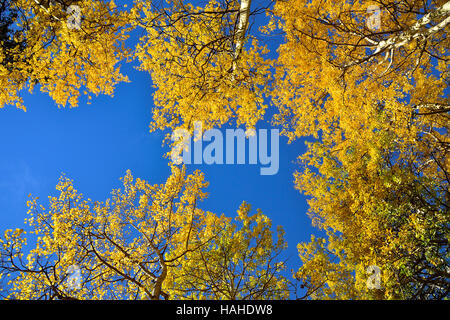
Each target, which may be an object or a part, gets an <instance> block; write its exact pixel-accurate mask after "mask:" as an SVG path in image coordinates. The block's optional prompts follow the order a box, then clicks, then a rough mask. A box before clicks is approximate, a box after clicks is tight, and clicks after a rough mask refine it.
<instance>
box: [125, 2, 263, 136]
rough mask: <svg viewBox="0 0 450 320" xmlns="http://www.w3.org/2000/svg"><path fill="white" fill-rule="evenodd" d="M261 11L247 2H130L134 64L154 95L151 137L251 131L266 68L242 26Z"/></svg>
mask: <svg viewBox="0 0 450 320" xmlns="http://www.w3.org/2000/svg"><path fill="white" fill-rule="evenodd" d="M269 4H270V3H269ZM264 9H265V8H264V7H256V8H254V9H253V10H251V9H250V1H248V0H242V1H237V0H233V1H228V0H224V1H222V0H220V1H218V0H211V1H205V2H204V3H199V4H197V3H196V4H194V3H187V2H185V1H179V0H176V1H167V2H165V1H162V2H161V4H160V5H159V6H157V5H155V4H154V3H149V2H147V1H138V2H137V5H136V6H135V11H134V12H135V14H136V19H135V20H136V23H137V24H138V25H140V26H142V27H143V28H144V29H145V31H146V34H145V35H144V36H143V37H142V38H141V39H140V42H139V44H138V46H137V50H136V56H137V58H138V59H139V60H140V62H141V69H142V70H145V71H148V72H150V74H151V76H152V81H153V84H154V86H155V88H156V92H155V95H154V103H155V106H156V108H155V109H154V110H153V120H154V121H153V123H152V125H151V128H152V129H153V130H155V129H166V128H169V129H176V128H184V129H187V130H189V131H191V132H192V131H193V128H194V122H195V121H202V122H203V126H204V128H205V129H209V128H212V127H213V126H216V127H218V126H221V125H222V124H224V123H227V122H228V121H231V120H235V121H236V123H237V125H245V126H246V127H248V128H252V127H254V126H255V124H256V122H257V121H258V120H259V119H261V118H262V115H263V113H264V110H265V108H266V106H265V103H264V94H265V93H266V89H267V83H268V80H269V79H270V72H269V67H270V64H269V63H268V61H266V60H265V59H264V58H263V56H264V54H265V53H266V49H265V47H264V46H261V45H260V44H259V43H258V41H257V40H256V38H255V37H251V36H250V35H249V32H248V30H249V28H248V25H249V21H250V19H252V18H253V17H254V16H256V15H257V14H258V13H261V12H264Z"/></svg>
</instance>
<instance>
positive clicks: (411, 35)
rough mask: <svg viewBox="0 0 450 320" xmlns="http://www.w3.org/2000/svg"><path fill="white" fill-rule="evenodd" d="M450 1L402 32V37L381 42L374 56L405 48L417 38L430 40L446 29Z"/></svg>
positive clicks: (448, 21) (449, 19) (449, 21)
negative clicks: (431, 25)
mask: <svg viewBox="0 0 450 320" xmlns="http://www.w3.org/2000/svg"><path fill="white" fill-rule="evenodd" d="M449 14H450V1H448V2H447V3H445V4H444V5H443V6H442V7H440V8H437V9H436V10H435V11H433V12H430V13H428V14H426V15H424V16H423V17H422V18H420V19H419V20H418V21H417V22H416V23H415V24H413V25H412V26H411V27H410V28H409V29H408V30H406V31H404V32H402V33H401V34H400V35H396V36H393V37H391V38H389V39H387V40H384V41H380V42H379V43H378V45H377V47H376V49H375V52H374V53H373V54H374V55H375V54H377V53H379V52H381V51H383V50H385V49H388V48H389V49H393V48H398V47H401V46H404V45H405V44H406V43H408V42H411V41H412V40H414V39H416V38H424V39H426V38H428V37H429V36H431V35H432V34H434V33H436V32H438V31H439V30H442V29H444V28H445V27H446V26H447V24H449V23H450V16H449ZM440 18H443V20H442V21H441V22H439V23H438V24H437V25H435V26H433V27H431V28H428V29H425V30H422V31H421V29H422V28H423V27H424V26H426V25H427V24H428V23H430V22H431V21H434V20H436V19H440Z"/></svg>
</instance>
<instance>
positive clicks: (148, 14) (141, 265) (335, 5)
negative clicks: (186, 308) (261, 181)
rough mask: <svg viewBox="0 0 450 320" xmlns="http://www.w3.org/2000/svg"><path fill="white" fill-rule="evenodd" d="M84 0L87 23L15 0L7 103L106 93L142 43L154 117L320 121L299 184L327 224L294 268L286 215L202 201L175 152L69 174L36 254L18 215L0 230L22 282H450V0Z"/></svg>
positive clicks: (65, 291)
mask: <svg viewBox="0 0 450 320" xmlns="http://www.w3.org/2000/svg"><path fill="white" fill-rule="evenodd" d="M76 3H77V5H79V6H80V7H81V10H82V12H83V17H84V18H83V23H82V27H81V29H79V30H70V29H68V28H67V26H66V25H65V24H64V23H61V20H63V21H64V20H65V19H66V18H67V13H65V12H64V10H63V5H62V4H63V1H56V4H54V5H47V6H43V4H42V3H41V4H39V2H36V1H35V2H33V1H21V0H9V1H5V2H4V3H3V5H2V7H1V20H0V21H1V23H2V28H1V29H0V37H1V38H0V41H1V43H2V50H1V51H0V87H1V88H2V89H1V91H0V108H1V107H6V106H10V105H13V106H16V107H18V108H22V109H25V106H24V105H23V101H22V99H21V97H20V92H21V91H23V90H30V91H33V90H34V89H36V88H39V90H41V91H42V92H45V93H48V94H49V95H50V96H51V97H52V98H53V100H54V101H55V103H56V104H57V105H58V106H66V105H68V106H71V107H75V106H77V105H78V101H79V99H80V97H81V95H82V94H86V95H88V96H91V95H98V94H108V95H113V93H114V89H115V87H116V85H117V84H118V83H119V82H123V81H128V80H127V78H126V75H122V74H121V72H120V65H121V63H126V62H130V61H132V60H133V61H134V62H135V63H137V65H138V69H139V70H141V71H142V72H148V73H149V74H150V75H151V81H152V83H151V84H150V83H149V86H151V85H153V87H154V89H155V93H154V101H153V102H154V106H155V107H154V109H153V111H152V115H153V120H152V123H151V124H150V128H151V131H155V130H161V131H163V132H165V133H167V131H166V130H167V129H169V130H175V129H178V128H183V129H187V130H189V131H192V130H193V125H194V122H195V121H201V122H202V123H203V125H204V129H209V128H219V127H221V126H223V125H225V124H230V123H232V124H234V125H237V126H244V127H245V128H254V127H255V126H256V125H257V123H258V122H259V121H261V120H263V119H264V117H265V116H267V115H271V119H270V121H271V122H272V124H273V125H276V126H279V127H280V128H282V130H283V131H282V132H283V134H284V135H286V136H287V137H288V138H289V141H294V140H296V139H300V138H305V137H309V138H311V139H310V141H312V142H308V143H307V151H306V152H305V153H304V154H301V155H299V168H298V170H297V172H295V173H294V187H295V188H296V189H298V190H299V191H300V192H301V193H303V194H304V195H305V196H307V198H308V205H309V210H308V213H307V214H308V215H309V216H310V217H311V220H312V223H313V225H314V226H316V227H317V228H319V229H320V230H321V231H323V232H322V234H324V235H325V236H323V237H318V236H312V237H311V241H310V242H307V243H299V244H298V253H299V258H300V259H299V260H298V269H297V270H295V271H293V274H292V275H290V277H286V274H287V272H286V270H285V264H284V261H283V260H282V259H281V258H280V254H281V253H282V251H283V250H284V249H285V247H286V243H285V242H284V240H283V231H282V228H279V229H278V232H274V230H273V228H272V226H271V221H270V219H269V218H268V216H265V215H263V214H262V213H261V212H259V211H257V212H256V213H255V214H253V215H252V214H251V213H250V212H251V208H250V205H249V204H247V203H245V202H244V203H243V204H242V205H241V207H240V208H239V210H238V214H237V217H236V219H235V221H234V222H232V220H231V219H230V218H228V217H226V216H224V215H218V214H215V213H212V212H208V211H204V210H203V209H201V206H200V203H201V200H202V199H204V198H205V197H206V193H205V191H204V188H205V187H206V186H207V183H206V182H205V181H204V177H203V174H202V173H200V172H195V173H193V174H191V175H187V174H186V172H185V168H179V167H176V166H172V174H171V176H170V177H169V178H168V179H167V182H166V183H165V184H162V185H150V184H149V183H148V182H146V181H143V180H140V179H136V180H134V178H133V177H132V176H131V173H129V172H128V173H127V175H126V176H125V177H124V178H123V189H122V190H115V191H114V192H113V193H112V197H111V198H110V199H109V200H106V201H105V202H92V201H90V200H87V199H85V198H84V197H83V196H82V195H81V194H79V193H78V192H77V191H76V190H75V189H74V187H73V184H72V181H71V180H69V179H67V178H65V177H63V178H61V181H60V183H59V184H58V186H57V189H58V190H59V192H60V195H59V197H57V198H51V199H50V205H49V207H48V208H44V207H40V206H39V205H38V203H37V202H36V200H32V201H31V202H30V204H29V205H30V214H31V216H30V218H28V220H27V222H28V224H29V226H30V227H31V230H32V232H33V233H34V234H35V235H34V236H33V237H34V238H33V239H35V238H36V239H37V240H36V241H37V242H36V244H35V245H33V249H32V250H31V251H30V253H29V254H28V255H27V256H23V254H25V253H24V250H23V248H24V246H25V243H26V240H27V238H26V237H25V232H24V231H22V229H17V230H15V231H13V230H9V231H6V232H5V235H4V237H3V238H1V245H2V247H1V253H2V265H1V269H0V270H1V272H2V273H1V274H0V275H2V276H3V277H4V278H6V279H9V281H10V286H11V290H10V292H9V296H8V297H9V298H22V299H55V298H58V299H75V298H76V299H104V298H117V299H184V298H191V299H192V298H194V299H287V298H289V297H290V290H291V289H292V286H296V285H299V286H300V287H301V288H303V289H304V290H303V291H304V296H303V297H304V298H312V299H443V298H448V294H449V290H450V285H449V279H450V273H449V253H448V252H449V243H448V237H449V229H448V226H449V223H450V216H449V199H450V198H449V183H450V162H449V157H448V151H449V143H450V139H449V135H448V129H449V123H450V122H449V113H448V112H449V111H450V107H449V101H448V87H447V85H448V79H449V71H448V70H449V66H448V60H449V59H448V48H449V39H448V34H447V31H448V24H449V23H450V2H447V1H442V0H436V1H414V0H413V1H406V0H400V1H374V2H368V1H345V2H342V1H332V0H323V1H316V0H313V1H306V0H290V1H276V2H274V3H272V2H271V1H267V3H264V1H262V2H256V1H250V0H241V1H237V0H231V1H225V0H210V1H193V2H192V3H191V2H186V1H182V0H171V1H169V0H168V1H160V2H149V1H141V0H136V1H134V2H133V5H129V6H127V7H125V6H122V5H118V4H115V3H114V2H113V1H91V0H83V1H77V2H76ZM247 6H250V9H249V10H247V9H246V8H247ZM369 6H371V8H372V9H371V10H368V8H369ZM374 8H375V9H374ZM373 10H376V16H374V11H373ZM255 21H258V23H259V24H260V25H261V27H259V28H258V27H250V26H251V25H253V23H254V22H255ZM369 22H370V23H369ZM136 30H138V31H139V35H140V36H139V37H137V38H136V39H134V40H135V41H134V43H133V45H132V46H131V47H130V48H128V47H126V46H125V41H126V39H128V37H129V34H130V33H131V32H133V31H136ZM274 39H275V40H274ZM272 40H273V41H274V43H275V44H272V43H271V41H272ZM270 50H272V52H270ZM286 183H289V182H286ZM256 205H257V204H256ZM268 214H270V213H268ZM299 227H300V226H299ZM74 264H76V265H79V266H80V267H81V268H82V271H83V274H84V280H83V281H84V282H83V285H82V287H81V289H80V290H76V291H74V290H72V289H71V288H68V287H67V285H66V282H65V281H66V278H67V274H66V272H67V268H68V267H69V266H70V265H74ZM371 266H377V267H379V269H380V270H381V273H380V283H381V286H378V287H376V288H373V287H370V286H368V285H367V280H368V278H369V277H370V276H371V274H370V272H369V271H368V270H370V267H371ZM288 278H289V279H288ZM291 278H292V279H291Z"/></svg>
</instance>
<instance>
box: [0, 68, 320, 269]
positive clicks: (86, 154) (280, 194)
mask: <svg viewBox="0 0 450 320" xmlns="http://www.w3.org/2000/svg"><path fill="white" fill-rule="evenodd" d="M123 72H124V73H125V74H127V75H128V76H129V78H130V80H131V83H123V84H120V85H119V86H118V87H117V90H116V92H115V96H114V97H113V98H111V97H107V96H100V97H97V98H93V102H92V104H91V105H87V104H86V103H85V102H86V101H85V100H83V101H81V103H80V106H79V107H78V108H74V109H68V108H66V109H58V108H57V106H56V105H55V103H54V102H53V101H52V100H51V99H50V98H49V97H48V96H47V95H44V94H42V93H40V92H38V91H36V92H35V93H34V94H33V95H30V94H28V93H27V92H24V93H23V97H24V100H25V105H26V106H27V108H28V111H27V112H26V113H25V112H23V111H21V110H17V109H15V108H12V107H7V108H3V109H0V150H1V151H0V152H1V153H0V154H1V156H0V229H1V231H0V232H2V233H3V231H4V230H5V229H7V228H16V227H22V226H23V220H24V218H26V211H27V207H26V201H27V199H28V194H30V193H31V194H32V195H33V196H38V197H39V198H40V201H41V204H43V205H44V206H46V205H47V204H48V201H47V197H48V196H49V195H55V194H56V190H55V186H56V184H57V183H58V178H59V177H60V175H61V173H66V175H67V176H68V177H69V178H71V179H73V180H74V183H75V186H76V188H77V189H78V190H79V191H80V192H81V193H83V194H84V195H85V196H86V197H89V198H91V199H93V200H98V201H103V200H105V199H106V198H107V197H109V194H110V192H111V190H112V189H113V188H118V187H120V181H119V178H120V177H122V176H123V175H124V174H125V171H126V170H127V169H130V170H131V171H132V173H133V175H134V176H135V177H140V178H142V179H145V180H147V181H149V182H150V183H161V182H164V181H165V179H166V178H167V177H168V175H169V167H168V165H167V164H168V161H169V160H168V159H166V158H163V154H164V153H166V152H167V151H168V149H167V147H165V148H163V147H162V140H163V134H162V133H160V132H156V133H150V132H149V129H148V125H149V123H150V120H151V110H152V107H153V102H152V90H153V89H152V87H151V80H150V76H149V75H148V74H146V73H144V72H139V71H137V70H135V69H133V68H132V67H131V66H130V65H125V66H124V68H123ZM262 126H263V127H267V124H262ZM304 150H305V146H304V141H303V140H299V141H296V142H295V143H292V144H290V145H288V144H287V139H286V138H284V137H281V138H280V168H279V172H278V174H276V175H273V176H261V175H260V174H259V169H260V165H189V166H188V170H189V171H193V170H195V169H200V170H202V171H203V172H204V173H205V176H206V179H207V180H208V181H209V182H210V186H209V188H208V190H207V191H208V192H209V193H210V196H209V198H208V199H207V200H206V201H205V202H204V203H203V204H202V208H203V209H205V210H209V211H212V212H215V213H217V214H220V213H225V214H226V215H228V216H234V215H235V214H236V210H237V209H238V207H239V205H240V204H241V203H242V201H244V200H245V201H247V202H249V203H250V204H252V206H253V209H256V208H260V209H262V211H263V213H264V214H266V215H268V216H269V217H270V218H271V219H272V221H273V224H274V226H276V225H282V226H283V227H284V228H285V231H286V239H287V241H288V245H289V248H288V251H287V254H288V255H289V256H290V257H291V258H290V260H289V268H294V269H297V268H298V266H299V262H300V261H299V259H298V256H297V251H296V245H297V243H298V242H300V241H308V240H309V239H310V235H311V233H312V232H313V229H312V228H311V221H310V219H309V218H308V217H307V215H306V211H307V204H306V200H305V197H304V196H302V195H301V194H300V193H299V192H298V191H297V190H295V189H294V187H293V173H294V171H295V170H296V169H297V168H298V165H297V164H296V163H294V162H295V160H296V158H297V156H298V155H300V154H301V153H303V152H304Z"/></svg>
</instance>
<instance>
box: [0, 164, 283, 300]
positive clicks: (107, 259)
mask: <svg viewBox="0 0 450 320" xmlns="http://www.w3.org/2000/svg"><path fill="white" fill-rule="evenodd" d="M206 186H207V182H205V181H204V178H203V174H201V173H200V172H198V171H197V172H195V173H193V174H191V175H186V173H185V169H184V168H181V169H180V168H177V167H172V175H171V176H170V177H169V178H168V179H167V181H166V183H164V184H161V185H150V184H148V183H147V182H145V181H143V180H140V179H136V180H135V181H134V179H133V177H132V175H131V173H130V172H128V173H127V175H126V176H125V177H124V178H123V189H122V190H120V189H118V190H114V191H113V193H112V198H111V199H108V200H106V201H105V202H94V203H92V202H91V201H90V200H89V199H88V200H86V199H84V198H83V196H82V194H80V193H78V192H77V191H76V190H75V189H74V186H73V183H72V181H71V180H69V179H67V178H65V177H62V178H61V180H60V183H59V184H58V186H57V190H59V196H56V197H52V198H51V199H50V207H49V208H48V209H45V208H43V207H42V206H38V204H37V200H36V199H33V200H31V201H30V202H29V207H30V215H31V216H30V217H29V219H28V220H27V223H28V224H29V225H30V226H31V227H32V229H31V232H30V233H31V234H34V235H35V237H37V241H36V243H35V244H33V247H32V248H31V250H29V254H28V255H27V256H24V254H26V252H27V250H28V249H27V248H26V243H27V240H32V241H33V242H34V240H36V239H35V238H31V237H30V238H27V237H26V236H25V234H26V232H25V231H24V230H23V229H16V230H7V231H6V232H5V235H4V237H3V238H2V239H0V245H1V247H0V253H1V264H0V275H2V276H3V277H4V278H5V281H8V285H7V287H8V289H9V290H8V292H7V298H17V299H171V298H178V299H182V298H190V297H192V295H194V294H203V295H204V296H214V295H215V294H216V293H217V292H218V291H216V289H215V288H216V286H218V285H219V286H220V288H228V289H229V290H234V288H236V289H239V291H236V293H225V294H224V295H222V296H221V297H222V298H229V299H232V298H245V296H244V295H241V293H246V294H249V295H251V297H252V298H253V297H255V298H257V297H260V298H262V297H272V298H275V297H276V298H284V297H286V292H287V291H286V287H285V283H286V281H285V279H284V278H283V276H282V275H281V274H280V272H281V270H282V265H281V264H280V261H278V260H276V259H278V258H277V255H278V254H279V252H280V250H282V249H283V248H284V247H285V243H284V240H283V238H282V233H280V237H279V238H278V240H277V243H276V244H273V243H272V240H273V239H272V235H271V232H270V230H269V229H270V221H269V220H268V219H267V217H265V216H263V215H262V214H261V213H258V214H257V215H255V216H247V212H248V209H249V207H248V206H246V205H243V207H241V210H240V212H241V213H240V215H239V217H240V221H242V223H243V224H244V227H243V229H241V230H239V231H238V230H234V227H230V225H229V223H230V219H229V218H226V217H224V216H220V217H219V216H217V215H215V214H213V213H211V212H207V211H203V210H202V209H200V208H199V204H200V202H201V201H202V200H203V199H204V198H205V197H206V195H207V194H206V193H205V192H204V190H203V189H204V188H205V187H206ZM255 223H256V226H253V227H250V225H253V224H255ZM248 228H250V229H248ZM249 231H251V232H250V233H249ZM280 232H281V231H280ZM235 238H239V239H241V240H242V243H241V244H240V245H236V243H234V240H233V239H235ZM230 241H231V243H232V244H231V243H230ZM255 242H257V246H252V245H251V244H250V243H255ZM245 244H247V245H245ZM223 246H226V247H227V249H229V250H227V254H228V253H229V254H230V255H231V256H230V258H231V259H232V261H233V263H235V264H239V263H242V264H244V265H245V267H246V270H242V269H233V268H229V267H223V264H222V263H223V260H222V255H221V254H222V251H221V250H220V249H219V248H223ZM272 249H276V250H275V251H274V252H272ZM241 250H243V251H241ZM239 254H243V255H244V257H240V256H239ZM200 257H208V260H206V261H204V263H203V265H202V267H200V268H199V270H198V273H197V275H198V276H199V278H194V277H193V272H192V271H193V270H192V263H193V261H198V259H199V258H200ZM249 257H254V258H255V260H254V261H252V260H251V259H249ZM191 258H193V259H197V260H191ZM240 259H242V262H240V261H241V260H240ZM262 259H264V260H266V259H267V261H266V262H265V263H266V266H267V272H264V270H263V269H262V266H255V265H254V263H259V262H261V260H262ZM222 268H226V271H227V272H228V276H229V278H227V280H226V281H224V282H223V283H218V282H217V280H218V279H217V278H215V277H212V278H208V277H207V275H208V274H209V271H212V272H217V271H218V270H221V269H222ZM257 277H259V278H258V279H257V280H256V278H257ZM235 279H239V283H235V282H234V281H235ZM187 285H188V288H189V289H190V290H192V291H186V292H185V291H184V290H183V289H184V288H185V287H186V286H187ZM231 292H234V291H231ZM247 298H248V297H247Z"/></svg>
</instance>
